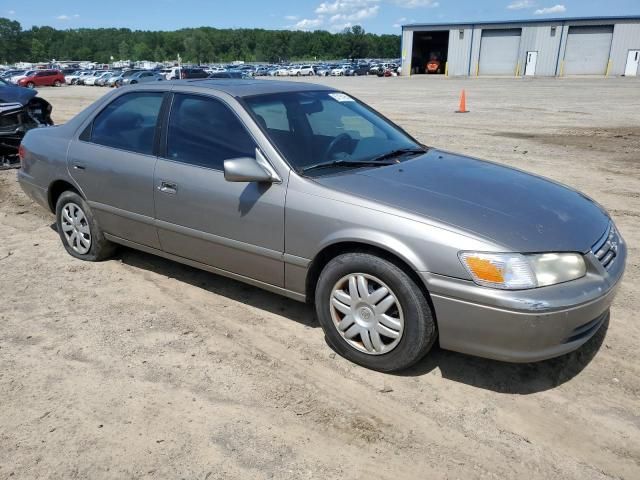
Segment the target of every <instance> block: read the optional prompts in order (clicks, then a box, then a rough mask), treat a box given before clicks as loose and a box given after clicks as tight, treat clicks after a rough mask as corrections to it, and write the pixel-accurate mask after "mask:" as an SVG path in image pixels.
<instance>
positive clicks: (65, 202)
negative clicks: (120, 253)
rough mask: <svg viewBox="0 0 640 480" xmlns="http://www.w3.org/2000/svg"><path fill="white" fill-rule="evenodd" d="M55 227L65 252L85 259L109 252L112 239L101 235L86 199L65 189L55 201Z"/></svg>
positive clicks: (108, 253)
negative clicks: (109, 239)
mask: <svg viewBox="0 0 640 480" xmlns="http://www.w3.org/2000/svg"><path fill="white" fill-rule="evenodd" d="M56 227H57V230H58V234H59V235H60V239H61V240H62V244H63V245H64V248H65V249H66V250H67V252H68V253H69V255H71V256H73V257H76V258H79V259H81V260H86V261H89V262H99V261H101V260H104V259H106V258H108V257H109V256H111V255H112V254H113V252H114V250H115V246H114V244H113V243H111V242H110V241H108V240H107V239H106V238H104V235H103V234H102V231H101V230H100V228H99V227H98V224H97V223H96V221H95V219H94V216H93V213H92V212H91V209H90V208H89V205H87V202H85V201H84V199H83V198H82V197H81V196H80V195H78V194H77V193H76V192H71V191H67V192H64V193H63V194H62V195H60V198H58V202H57V203H56Z"/></svg>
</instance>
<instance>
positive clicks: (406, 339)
mask: <svg viewBox="0 0 640 480" xmlns="http://www.w3.org/2000/svg"><path fill="white" fill-rule="evenodd" d="M361 277H362V278H364V280H363V283H362V285H363V286H365V288H366V289H367V293H366V294H365V295H366V296H365V295H360V293H359V292H360V289H359V288H356V294H355V296H354V295H353V292H352V288H351V285H356V286H359V285H360V283H359V282H360V281H361ZM352 278H355V279H356V280H353V282H355V283H352ZM343 288H344V290H343ZM381 288H382V289H385V290H384V291H383V290H380V289H381ZM347 290H348V294H347V293H345V292H346V291H347ZM385 292H386V293H385ZM374 293H380V294H382V295H383V296H382V297H381V298H379V297H375V296H374V295H371V297H370V298H369V294H374ZM338 298H340V299H343V298H347V299H348V300H347V301H348V302H357V303H355V305H354V306H353V309H351V308H352V307H351V306H346V304H340V302H337V299H338ZM354 298H355V300H353V299H354ZM389 298H390V299H389ZM334 300H336V302H334ZM369 302H370V303H369ZM390 302H393V304H392V305H391V306H390V307H387V305H389V303H390ZM352 305H353V303H352ZM315 306H316V313H317V315H318V320H319V322H320V325H321V326H322V329H323V330H324V333H325V336H326V339H327V343H328V344H329V345H330V346H331V348H333V349H334V350H335V351H336V352H337V353H338V354H339V355H341V356H342V357H344V358H346V359H347V360H350V361H352V362H354V363H357V364H358V365H361V366H363V367H366V368H369V369H372V370H377V371H381V372H394V371H398V370H403V369H406V368H408V367H410V366H411V365H413V364H415V363H416V362H418V361H419V360H420V359H422V358H423V357H424V356H425V355H426V354H427V353H428V352H429V350H430V349H431V347H432V346H433V344H434V342H435V340H436V338H437V335H438V333H437V332H438V330H437V327H436V323H435V320H434V316H433V312H432V311H431V307H430V306H429V303H428V302H427V298H426V297H425V294H424V292H423V291H422V290H421V289H420V287H418V285H417V284H416V282H415V281H414V280H413V279H412V278H411V277H410V276H409V275H407V273H405V271H404V270H403V269H401V268H400V267H398V266H397V265H396V264H394V263H392V262H390V261H388V260H385V259H383V258H380V257H378V256H375V255H372V254H369V253H362V252H355V253H346V254H342V255H339V256H337V257H336V258H334V259H332V260H331V261H330V262H329V263H328V264H327V265H326V266H325V267H324V269H323V270H322V272H321V273H320V277H319V278H318V283H317V286H316V291H315ZM345 307H346V310H345ZM349 312H352V313H353V315H351V318H350V319H348V320H347V321H346V323H345V324H344V326H342V325H343V323H344V322H343V320H345V319H346V317H347V316H349V315H350V313H349ZM354 317H357V318H358V319H357V320H354ZM379 318H382V322H379V321H378V319H379ZM389 319H391V320H389ZM369 322H371V323H369ZM382 323H386V325H392V326H393V330H392V329H390V328H387V327H386V326H385V325H383V324H382ZM339 325H340V327H339ZM363 325H364V326H363ZM367 325H368V326H367ZM352 329H353V330H352ZM354 331H358V333H356V334H355V336H354V334H353V332H354ZM376 332H377V333H376ZM387 332H388V333H387ZM391 333H393V335H390V334H391ZM365 337H366V341H365ZM374 337H377V341H375V339H374ZM372 349H373V350H372Z"/></svg>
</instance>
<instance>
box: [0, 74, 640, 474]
mask: <svg viewBox="0 0 640 480" xmlns="http://www.w3.org/2000/svg"><path fill="white" fill-rule="evenodd" d="M303 81H307V80H303ZM323 81H324V82H327V83H330V84H332V85H336V86H338V87H339V88H342V89H344V90H346V91H348V92H350V93H352V94H354V95H356V96H358V97H360V98H362V99H363V100H365V101H368V102H370V103H371V104H372V105H373V106H374V107H376V108H378V109H379V110H381V111H382V112H383V113H385V114H386V115H387V116H389V117H390V118H392V119H393V120H395V121H397V122H398V123H399V124H401V125H403V126H405V127H407V129H408V130H409V131H410V132H411V133H413V134H415V135H416V136H417V137H419V138H420V139H421V140H423V141H424V142H425V143H427V144H431V145H435V146H438V147H442V148H446V149H450V150H453V151H459V152H463V153H467V154H473V155H476V156H479V157H484V158H491V159H495V160H498V161H501V162H504V163H507V164H509V165H514V166H517V167H520V168H524V169H526V170H530V171H533V172H536V173H540V174H543V175H546V176H549V177H551V178H554V179H556V180H559V181H562V182H564V183H566V184H569V185H571V186H574V187H577V188H579V189H580V190H583V191H584V192H586V193H587V194H589V195H591V196H593V197H594V198H596V199H597V200H598V201H599V202H600V203H602V204H603V205H604V206H605V207H606V208H607V209H608V210H609V211H610V212H611V213H612V215H613V217H614V218H615V220H616V222H617V224H618V226H619V228H620V230H621V232H622V234H623V235H624V237H625V238H626V240H627V242H628V244H629V247H630V257H629V261H628V267H627V274H626V277H625V279H624V281H623V285H622V288H621V290H620V293H619V295H618V298H617V300H616V302H615V304H614V306H613V309H612V315H611V321H610V324H609V325H608V328H605V329H603V330H602V331H601V332H600V333H599V334H598V335H597V336H596V337H595V338H594V339H592V340H591V341H590V342H589V343H588V344H587V345H585V347H584V348H582V349H580V350H578V351H577V352H575V353H573V354H571V355H568V356H566V357H562V358H559V359H554V360H552V361H547V362H542V363H538V364H532V365H510V364H504V363H500V362H494V361H489V360H483V359H478V358H474V357H470V356H465V355H460V354H456V353H450V352H445V351H442V350H439V349H435V350H434V351H433V352H432V353H431V354H430V355H429V356H428V357H427V358H426V359H425V360H424V361H423V362H421V363H420V364H419V365H418V366H416V367H415V368H413V369H412V370H410V371H407V372H404V373H403V374H401V375H384V374H380V373H376V372H371V371H367V370H364V369H362V368H360V367H357V366H354V365H352V364H350V363H349V362H347V361H345V360H343V359H342V358H341V357H339V356H336V355H335V354H334V353H333V352H332V351H331V349H329V347H328V346H327V345H326V344H325V342H324V339H323V335H322V331H321V329H320V328H319V326H318V324H317V321H316V319H315V318H314V314H313V311H312V309H311V308H310V307H308V306H306V305H302V304H299V303H296V302H294V301H290V300H287V299H284V298H280V297H278V296H276V295H272V294H270V293H266V292H263V291H261V290H258V289H256V288H253V287H249V286H245V285H242V284H240V283H237V282H234V281H230V280H227V279H224V278H221V277H217V276H215V275H211V274H208V273H204V272H200V271H197V270H195V269H192V268H189V267H185V266H181V265H178V264H175V263H172V262H169V261H166V260H163V259H159V258H155V257H152V256H149V255H146V254H142V253H138V252H135V251H132V250H127V249H122V250H120V253H119V254H118V256H117V257H116V258H115V259H114V260H110V261H106V262H102V263H96V264H91V263H83V262H80V261H77V260H74V259H73V258H71V257H70V256H69V255H67V254H66V253H65V252H64V250H63V248H62V246H61V245H60V242H59V239H58V237H57V234H56V232H55V231H54V230H53V229H52V223H53V217H52V216H51V215H50V214H49V213H47V212H45V211H44V210H42V209H41V208H39V207H37V206H36V205H34V204H33V203H32V202H31V201H29V200H28V198H27V197H26V196H25V195H24V194H23V193H22V191H21V190H20V189H19V187H18V185H17V183H16V181H15V171H5V172H0V479H8V478H19V479H25V478H26V479H30V478H38V479H45V478H52V479H54V478H55V479H59V478H90V479H103V478H185V479H209V480H211V479H248V478H256V479H263V478H264V479H267V478H278V479H304V478H319V479H333V478H335V479H363V478H376V479H386V478H389V479H392V478H393V479H413V478H416V479H417V478H420V479H424V478H451V479H454V478H465V479H467V478H496V479H503V478H531V479H535V478H544V479H547V478H572V479H580V480H585V479H609V478H625V479H637V478H640V349H638V344H639V343H640V326H639V322H638V317H637V312H638V311H640V300H639V298H640V295H639V294H640V287H639V280H640V263H639V262H640V261H639V260H638V259H639V256H638V253H639V246H640V221H639V217H640V193H639V192H640V154H639V153H638V152H640V110H638V105H640V82H638V81H634V80H630V79H608V80H604V79H591V80H557V79H554V80H535V81H521V80H506V79H502V80H501V79H486V80H442V79H434V78H429V79H427V78H412V79H405V78H392V79H378V78H360V79H352V78H338V79H325V80H323ZM461 88H465V89H466V90H467V95H468V106H469V107H470V109H471V113H469V114H466V115H458V114H455V113H453V111H454V110H455V109H456V106H457V96H458V93H459V91H460V89H461ZM105 92H106V90H105V89H100V88H93V87H64V88H58V89H42V91H41V93H40V94H41V95H42V96H43V97H44V98H47V99H49V100H50V101H51V102H52V103H53V105H54V118H55V120H56V121H58V122H63V121H65V120H66V119H68V118H69V117H70V116H71V115H73V114H74V113H76V112H78V111H79V110H80V109H81V108H83V107H84V106H86V105H88V104H89V103H91V101H92V100H93V99H95V98H97V97H98V96H100V95H102V94H104V93H105Z"/></svg>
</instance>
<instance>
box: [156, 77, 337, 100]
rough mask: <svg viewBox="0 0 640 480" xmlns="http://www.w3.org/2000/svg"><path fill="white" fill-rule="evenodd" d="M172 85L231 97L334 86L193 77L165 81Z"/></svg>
mask: <svg viewBox="0 0 640 480" xmlns="http://www.w3.org/2000/svg"><path fill="white" fill-rule="evenodd" d="M167 84H174V85H181V86H185V85H192V86H194V87H201V88H210V89H212V90H217V91H220V92H224V93H226V94H228V95H231V96H233V97H239V98H242V97H251V96H253V95H265V94H272V93H286V92H311V91H318V90H326V91H334V90H335V89H334V88H330V87H327V86H325V85H318V84H315V83H306V82H304V83H303V82H287V81H282V80H244V79H242V80H241V79H224V80H222V79H207V78H203V79H193V80H174V81H171V82H167Z"/></svg>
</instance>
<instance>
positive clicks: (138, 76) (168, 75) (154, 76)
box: [65, 67, 247, 87]
mask: <svg viewBox="0 0 640 480" xmlns="http://www.w3.org/2000/svg"><path fill="white" fill-rule="evenodd" d="M246 76H247V75H246V74H245V73H244V72H242V71H235V70H217V69H204V68H192V67H172V68H166V69H161V70H144V69H135V68H134V69H127V70H87V71H81V70H79V71H76V72H73V73H71V74H69V75H66V76H65V82H66V83H67V84H69V85H93V86H97V87H121V86H123V85H135V84H136V83H145V82H157V81H162V80H177V79H192V78H244V77H246Z"/></svg>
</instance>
